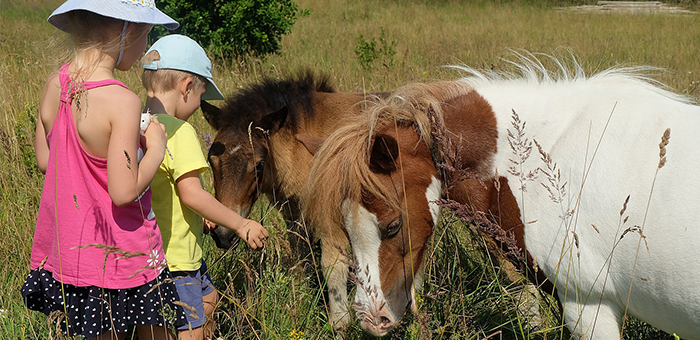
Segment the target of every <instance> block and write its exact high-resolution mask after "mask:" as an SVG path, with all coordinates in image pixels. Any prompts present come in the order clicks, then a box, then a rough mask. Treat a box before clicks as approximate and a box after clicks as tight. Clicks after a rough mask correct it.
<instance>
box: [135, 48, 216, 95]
mask: <svg viewBox="0 0 700 340" xmlns="http://www.w3.org/2000/svg"><path fill="white" fill-rule="evenodd" d="M159 60H160V53H158V51H151V52H148V53H147V54H146V55H145V56H144V57H143V59H142V60H141V61H142V62H144V63H151V62H154V61H159ZM187 78H192V83H191V84H190V87H189V88H188V89H195V88H197V89H206V88H207V83H208V82H207V79H206V78H204V77H202V76H200V75H198V74H194V73H191V72H187V71H180V70H174V69H167V68H163V69H158V70H147V69H144V70H143V73H142V74H141V83H142V84H143V87H145V88H146V91H149V92H166V91H172V90H174V89H175V88H176V87H177V84H178V83H179V82H180V81H182V80H184V79H187Z"/></svg>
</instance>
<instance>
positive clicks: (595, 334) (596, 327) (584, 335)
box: [564, 299, 622, 340]
mask: <svg viewBox="0 0 700 340" xmlns="http://www.w3.org/2000/svg"><path fill="white" fill-rule="evenodd" d="M621 320H622V312H621V311H620V308H619V306H618V305H616V304H614V303H611V302H610V301H607V300H605V299H603V300H602V301H601V302H600V308H599V306H598V305H597V304H587V305H580V304H579V303H578V302H576V301H574V300H567V301H566V303H564V321H565V322H566V324H567V326H568V328H569V330H571V331H572V333H574V335H575V337H578V338H580V339H590V340H608V339H620V321H621Z"/></svg>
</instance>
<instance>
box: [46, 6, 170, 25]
mask: <svg viewBox="0 0 700 340" xmlns="http://www.w3.org/2000/svg"><path fill="white" fill-rule="evenodd" d="M76 10H85V11H89V12H93V13H97V14H99V15H102V16H106V17H110V18H114V19H119V20H124V21H128V22H135V23H143V24H151V25H163V26H165V28H167V29H169V30H174V29H176V28H178V27H179V26H180V24H179V23H178V22H177V21H175V20H173V19H172V18H171V17H169V16H167V15H166V14H165V13H163V12H161V11H160V10H159V9H158V8H156V5H155V0H68V1H66V2H64V3H63V4H62V5H61V6H59V7H58V8H57V9H56V10H55V11H53V13H51V15H50V16H49V18H48V21H49V22H50V23H51V24H52V25H54V26H56V28H58V29H60V30H61V31H64V32H66V31H67V30H68V23H67V15H66V14H67V13H68V12H72V11H76Z"/></svg>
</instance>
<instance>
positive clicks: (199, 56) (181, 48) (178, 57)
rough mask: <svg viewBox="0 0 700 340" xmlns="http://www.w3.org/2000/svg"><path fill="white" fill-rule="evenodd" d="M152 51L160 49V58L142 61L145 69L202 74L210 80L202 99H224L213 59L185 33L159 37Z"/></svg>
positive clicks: (149, 50) (150, 49)
mask: <svg viewBox="0 0 700 340" xmlns="http://www.w3.org/2000/svg"><path fill="white" fill-rule="evenodd" d="M151 51H158V54H160V60H156V61H152V62H150V63H142V64H141V65H142V66H143V68H144V69H146V70H158V69H171V70H180V71H187V72H190V73H194V74H196V75H200V76H202V77H204V78H206V79H207V81H208V82H209V84H208V85H207V91H206V92H204V94H203V95H202V100H220V99H224V95H223V94H221V91H219V88H218V87H217V86H216V84H215V83H214V78H213V77H212V75H211V68H212V67H211V61H210V60H209V58H208V57H207V53H206V52H204V49H203V48H202V47H201V46H199V44H198V43H197V42H196V41H194V40H192V39H191V38H189V37H186V36H184V35H180V34H170V35H166V36H164V37H162V38H160V39H158V41H156V42H155V43H154V44H153V46H151V48H149V49H148V51H147V52H146V54H148V53H149V52H151Z"/></svg>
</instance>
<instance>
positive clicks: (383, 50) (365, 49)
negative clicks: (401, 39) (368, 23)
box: [355, 27, 396, 70]
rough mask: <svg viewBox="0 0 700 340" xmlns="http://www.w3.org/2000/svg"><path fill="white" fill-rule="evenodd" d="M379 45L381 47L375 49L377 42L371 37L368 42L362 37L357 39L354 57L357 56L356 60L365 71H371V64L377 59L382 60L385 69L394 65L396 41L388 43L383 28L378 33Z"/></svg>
mask: <svg viewBox="0 0 700 340" xmlns="http://www.w3.org/2000/svg"><path fill="white" fill-rule="evenodd" d="M379 43H380V44H381V47H379V48H377V41H376V40H375V39H374V37H372V39H370V40H365V37H364V36H363V35H360V36H359V37H358V39H357V46H355V55H357V60H358V61H359V62H360V66H362V68H363V69H365V70H370V69H372V64H373V63H374V61H375V60H377V59H380V58H381V59H382V60H383V64H384V66H386V67H389V66H393V65H394V56H395V55H396V41H394V40H392V41H391V43H389V42H388V41H387V40H386V38H384V28H383V27H382V28H381V29H380V31H379Z"/></svg>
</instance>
